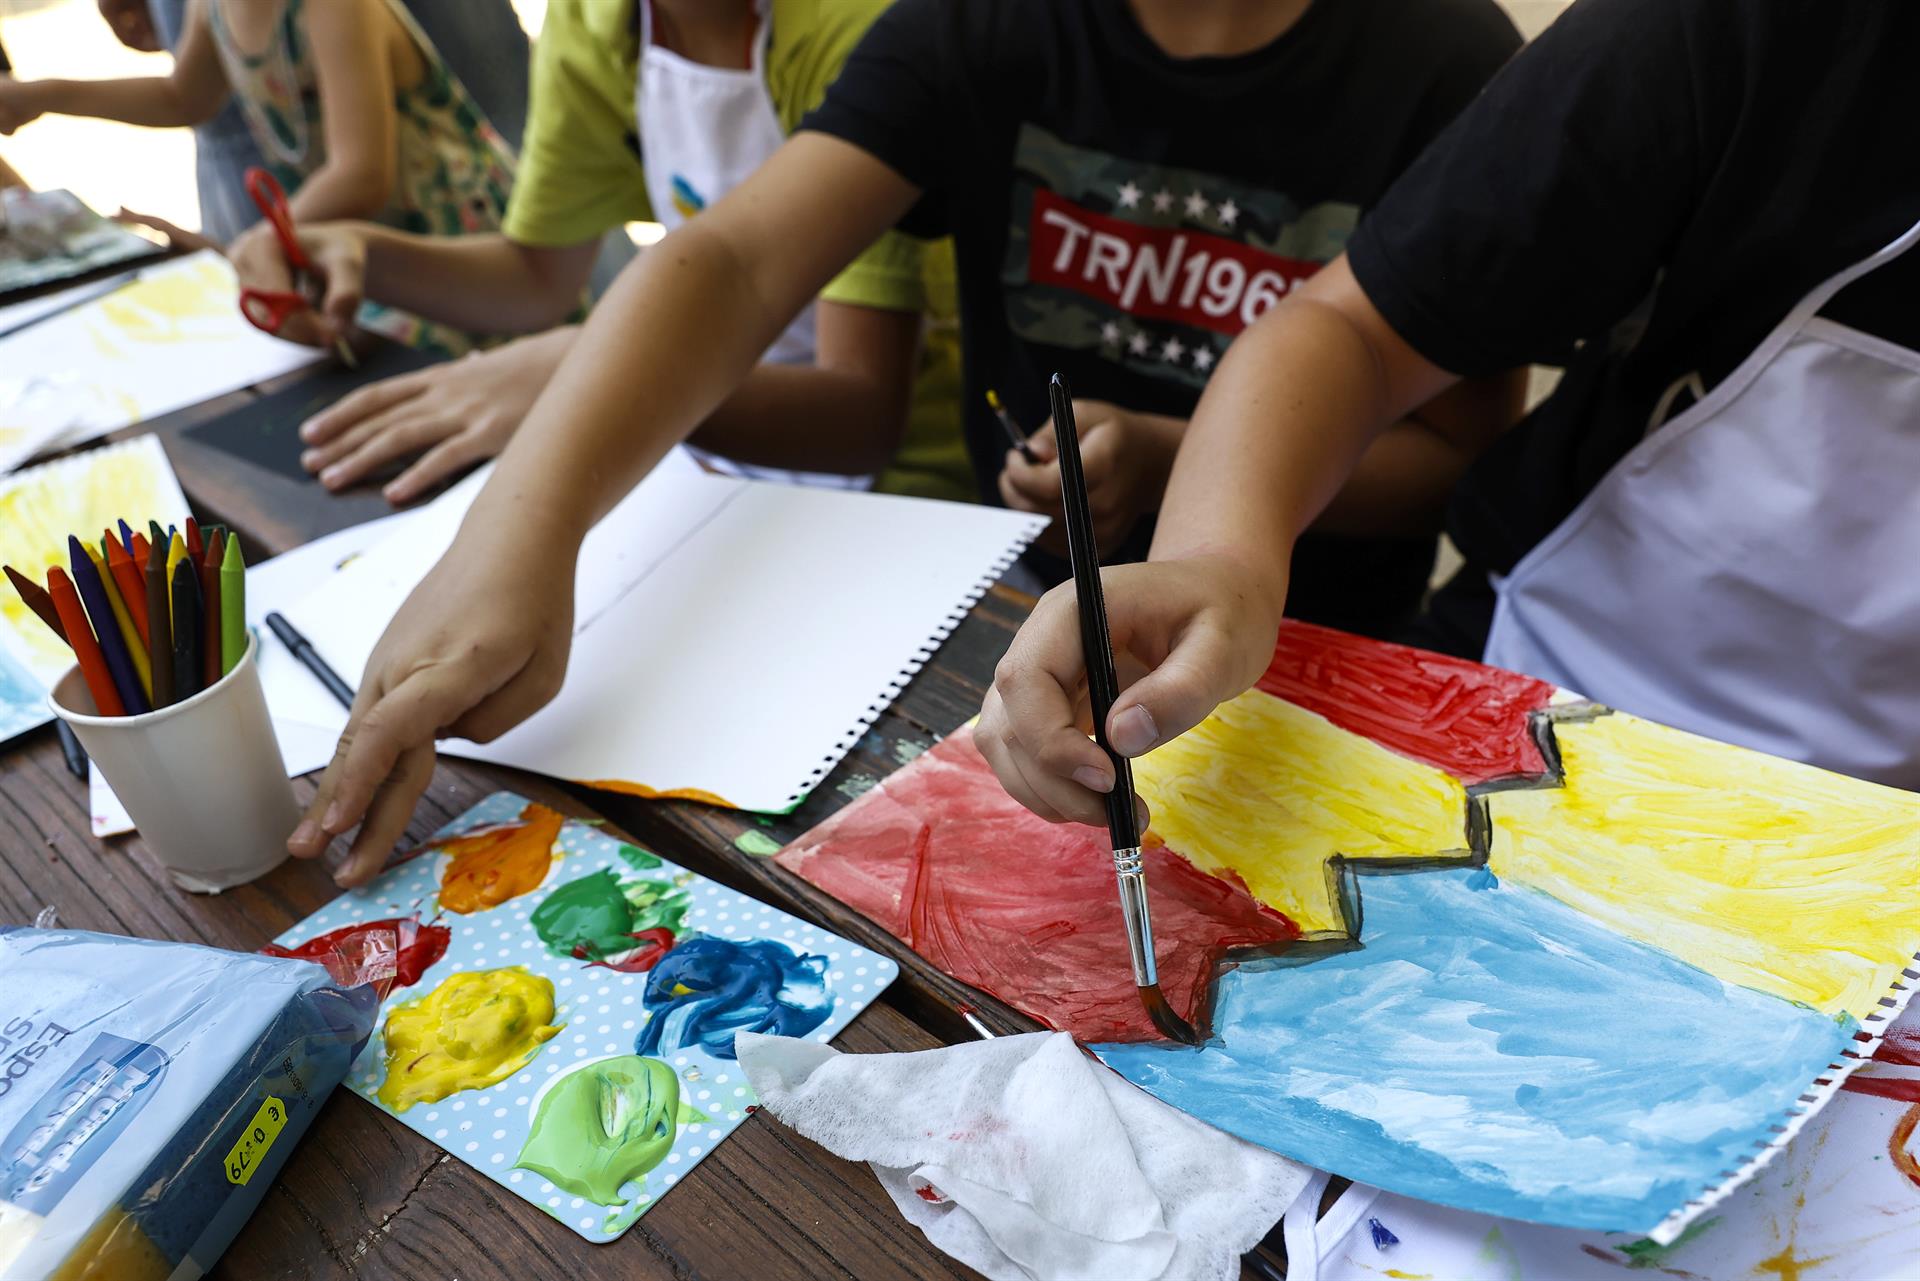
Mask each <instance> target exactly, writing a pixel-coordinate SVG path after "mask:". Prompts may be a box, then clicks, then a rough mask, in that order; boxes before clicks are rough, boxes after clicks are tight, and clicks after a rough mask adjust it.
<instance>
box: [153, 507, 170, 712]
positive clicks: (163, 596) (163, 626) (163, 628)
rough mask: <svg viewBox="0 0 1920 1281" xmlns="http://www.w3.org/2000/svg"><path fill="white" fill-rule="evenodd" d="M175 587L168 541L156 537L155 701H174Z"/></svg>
mask: <svg viewBox="0 0 1920 1281" xmlns="http://www.w3.org/2000/svg"><path fill="white" fill-rule="evenodd" d="M171 602H172V588H171V587H170V586H169V585H168V580H167V545H166V544H165V543H164V542H162V541H160V540H159V539H157V538H156V539H155V540H154V541H153V544H152V546H151V547H150V548H149V549H148V552H147V629H148V641H147V652H148V654H149V655H151V657H152V659H153V705H154V706H155V707H166V706H168V705H170V704H171V703H172V702H173V701H174V698H173V625H172V623H171V622H169V621H168V620H170V619H171V618H172V617H173V606H172V603H171Z"/></svg>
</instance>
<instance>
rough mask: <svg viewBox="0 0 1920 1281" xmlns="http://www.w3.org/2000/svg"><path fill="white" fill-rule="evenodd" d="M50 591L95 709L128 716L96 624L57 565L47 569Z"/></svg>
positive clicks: (64, 573) (109, 713) (114, 714)
mask: <svg viewBox="0 0 1920 1281" xmlns="http://www.w3.org/2000/svg"><path fill="white" fill-rule="evenodd" d="M47 594H48V595H49V596H51V597H53V608H54V609H55V611H57V612H58V613H59V615H60V622H61V623H62V624H63V625H64V626H65V627H66V629H67V644H69V645H71V646H72V647H73V656H74V657H75V658H76V659H78V660H79V661H80V676H81V679H83V680H84V681H86V683H87V692H88V693H90V694H92V695H93V705H94V708H95V709H96V710H97V711H98V712H99V713H100V715H102V716H125V715H126V714H127V708H126V704H124V703H122V702H121V701H120V692H119V691H118V690H117V689H115V688H114V685H113V675H112V673H110V672H109V671H107V656H106V655H105V654H103V653H101V651H100V642H99V641H97V640H95V639H94V638H93V625H92V624H91V623H89V622H88V621H87V611H86V610H85V608H83V607H82V606H81V604H80V593H79V592H78V591H76V590H74V586H73V580H72V579H71V578H68V577H67V571H66V570H64V569H62V568H60V567H59V566H58V565H55V566H54V567H53V568H52V569H50V570H48V571H47Z"/></svg>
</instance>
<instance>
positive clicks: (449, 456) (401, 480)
mask: <svg viewBox="0 0 1920 1281" xmlns="http://www.w3.org/2000/svg"><path fill="white" fill-rule="evenodd" d="M494 452H495V451H494V448H493V447H492V446H491V445H489V444H488V443H487V442H486V441H485V440H483V439H482V438H481V437H479V436H478V435H476V434H474V433H472V432H464V431H463V432H461V433H459V434H458V435H454V436H449V437H448V438H447V439H445V440H443V441H441V442H440V443H439V444H437V445H435V446H434V447H433V448H432V449H429V450H428V451H427V452H426V453H424V454H422V455H421V456H420V457H419V459H417V460H416V461H415V462H414V464H413V465H412V466H410V467H408V468H407V469H406V470H405V471H403V472H401V473H400V474H399V475H398V476H395V477H394V478H393V479H392V480H390V481H388V482H387V487H386V488H385V489H383V490H381V491H380V493H381V496H382V497H384V498H385V499H386V500H387V501H388V502H390V503H393V504H394V505H395V506H398V505H399V504H401V503H410V502H412V501H413V500H414V499H416V498H418V497H419V496H420V495H422V494H424V493H426V492H427V491H428V490H429V489H432V488H433V487H434V486H435V485H438V484H439V483H440V482H441V481H443V480H447V479H448V478H450V477H451V476H453V474H454V473H456V472H461V471H465V470H466V469H467V468H469V467H471V466H473V464H475V463H477V462H479V461H481V460H482V459H484V458H489V457H491V456H492V455H493V454H494Z"/></svg>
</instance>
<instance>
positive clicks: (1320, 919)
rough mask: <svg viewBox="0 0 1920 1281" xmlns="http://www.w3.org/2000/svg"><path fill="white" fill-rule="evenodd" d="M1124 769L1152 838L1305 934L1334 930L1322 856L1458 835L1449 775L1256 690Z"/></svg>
mask: <svg viewBox="0 0 1920 1281" xmlns="http://www.w3.org/2000/svg"><path fill="white" fill-rule="evenodd" d="M1133 773H1134V780H1135V782H1136V783H1137V784H1138V786H1139V790H1140V794H1141V796H1142V797H1144V798H1145V799H1146V802H1147V805H1148V807H1149V808H1151V809H1152V811H1153V830H1154V834H1155V835H1156V836H1158V837H1159V838H1160V839H1161V840H1163V841H1165V842H1166V843H1167V845H1168V846H1169V847H1171V848H1172V849H1175V850H1177V851H1179V852H1180V853H1181V854H1184V855H1186V857H1187V858H1188V859H1189V860H1190V861H1191V862H1192V863H1193V864H1194V866H1196V867H1198V868H1200V869H1202V870H1203V871H1209V872H1215V871H1219V870H1221V869H1223V868H1230V869H1232V870H1233V871H1234V872H1237V873H1239V875H1240V877H1241V879H1242V880H1244V881H1246V883H1247V888H1248V889H1249V890H1251V891H1252V892H1253V896H1254V897H1255V898H1257V899H1259V900H1260V901H1261V902H1263V903H1265V904H1267V905H1268V906H1269V907H1271V908H1273V909H1274V910H1275V911H1278V912H1281V913H1284V914H1285V915H1286V916H1287V917H1288V918H1289V919H1291V920H1292V921H1294V923H1295V924H1297V925H1299V927H1300V930H1301V933H1302V934H1304V935H1306V936H1307V937H1309V938H1311V937H1314V936H1315V935H1325V934H1330V933H1331V934H1340V933H1344V928H1343V922H1342V919H1341V916H1340V913H1339V910H1338V904H1337V903H1336V902H1335V899H1334V894H1333V887H1332V884H1331V882H1330V880H1329V877H1328V870H1327V860H1328V859H1329V858H1331V857H1332V856H1333V855H1335V854H1345V855H1348V856H1350V857H1356V858H1361V857H1364V858H1404V857H1427V856H1431V855H1434V854H1441V853H1447V852H1459V851H1461V850H1463V849H1464V848H1465V846H1466V843H1467V837H1466V807H1467V802H1466V790H1465V789H1464V788H1463V787H1462V786H1461V785H1460V783H1459V782H1458V781H1457V780H1455V779H1452V778H1449V777H1448V776H1447V775H1445V774H1442V773H1440V772H1439V771H1438V770H1435V769H1433V768H1431V767H1429V766H1426V765H1422V764H1419V763H1418V762H1416V761H1410V760H1408V759H1406V758H1405V757H1403V756H1398V755H1396V754H1394V753H1393V752H1389V751H1388V750H1386V749H1385V748H1383V747H1380V746H1378V745H1377V744H1375V743H1373V742H1371V741H1369V740H1367V739H1364V738H1361V737H1360V736H1359V735H1357V734H1350V733H1348V732H1347V731H1346V730H1343V729H1340V728H1338V727H1337V726H1335V725H1333V724H1332V723H1331V722H1329V721H1327V720H1326V719H1325V718H1323V717H1320V716H1317V715H1315V714H1314V713H1312V712H1309V711H1306V710H1305V709H1303V708H1300V707H1296V706H1294V705H1293V704H1292V703H1287V702H1282V701H1281V700H1280V699H1277V698H1274V697H1273V696H1272V695H1269V694H1263V693H1261V692H1260V691H1259V690H1248V691H1247V692H1246V693H1244V694H1242V695H1240V696H1239V697H1238V698H1235V699H1233V700H1232V701H1231V702H1227V703H1222V704H1221V705H1220V706H1219V707H1218V708H1217V709H1215V711H1214V713H1213V715H1212V716H1210V717H1208V718H1207V719H1206V721H1204V722H1203V723H1202V724H1201V725H1200V726H1199V728H1197V729H1195V730H1193V731H1192V732H1191V733H1188V734H1185V735H1182V736H1181V737H1179V738H1177V739H1175V740H1174V741H1173V742H1171V743H1168V744H1167V745H1166V746H1165V747H1162V748H1159V749H1157V750H1155V751H1154V752H1152V753H1150V754H1148V755H1147V756H1144V757H1142V758H1141V759H1139V760H1137V761H1135V762H1134V765H1133Z"/></svg>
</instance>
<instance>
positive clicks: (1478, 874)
mask: <svg viewBox="0 0 1920 1281" xmlns="http://www.w3.org/2000/svg"><path fill="white" fill-rule="evenodd" d="M1467 888H1468V889H1470V890H1497V889H1499V888H1500V878H1499V877H1497V876H1495V875H1494V874H1493V869H1492V868H1490V867H1482V868H1479V869H1477V870H1476V871H1475V872H1474V873H1473V875H1471V876H1469V877H1468V878H1467Z"/></svg>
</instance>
